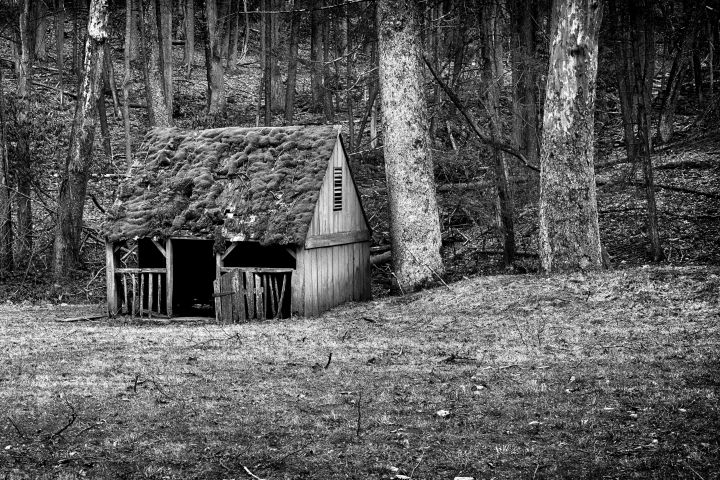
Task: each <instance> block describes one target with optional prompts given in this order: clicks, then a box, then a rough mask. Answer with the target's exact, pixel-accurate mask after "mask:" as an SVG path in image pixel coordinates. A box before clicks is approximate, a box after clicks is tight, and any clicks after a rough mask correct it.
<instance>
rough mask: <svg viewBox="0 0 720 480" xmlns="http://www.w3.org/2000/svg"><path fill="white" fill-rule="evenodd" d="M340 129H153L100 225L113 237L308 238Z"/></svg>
mask: <svg viewBox="0 0 720 480" xmlns="http://www.w3.org/2000/svg"><path fill="white" fill-rule="evenodd" d="M337 136H338V131H337V129H336V128H335V127H333V126H329V125H327V126H326V125H322V126H302V127H273V128H271V127H265V128H237V127H231V128H217V129H212V130H199V131H197V130H195V131H186V130H180V129H177V128H154V129H152V130H150V131H149V132H148V134H147V135H146V136H145V139H144V141H143V144H142V146H141V148H140V150H139V152H138V154H137V155H136V157H135V160H134V163H133V165H132V168H131V170H130V174H129V175H128V178H127V179H126V180H125V181H124V182H123V183H122V185H121V186H120V190H119V193H118V198H117V200H116V201H115V204H114V205H113V207H112V209H111V210H110V212H109V215H108V219H107V220H106V221H105V223H104V224H103V233H104V235H105V236H106V237H107V239H108V240H110V241H118V240H125V239H130V238H135V237H155V236H157V237H160V238H167V237H170V236H192V237H201V238H215V239H219V237H224V238H226V239H228V240H234V241H245V240H248V241H258V242H260V243H261V244H263V245H270V244H301V243H302V242H304V240H305V236H306V234H307V230H308V227H309V225H310V221H311V219H312V216H313V212H314V209H315V204H316V202H317V199H318V195H319V193H320V188H321V186H322V183H323V178H324V176H325V172H326V169H327V165H328V161H329V159H330V156H331V154H332V151H333V148H334V147H335V143H336V140H337Z"/></svg>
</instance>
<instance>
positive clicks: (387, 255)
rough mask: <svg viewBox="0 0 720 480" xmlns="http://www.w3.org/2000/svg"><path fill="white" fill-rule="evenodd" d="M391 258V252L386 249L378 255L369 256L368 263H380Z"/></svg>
mask: <svg viewBox="0 0 720 480" xmlns="http://www.w3.org/2000/svg"><path fill="white" fill-rule="evenodd" d="M390 260H392V252H391V251H390V250H388V251H387V252H385V253H381V254H380V255H373V256H372V257H370V265H382V264H384V263H387V262H389V261H390Z"/></svg>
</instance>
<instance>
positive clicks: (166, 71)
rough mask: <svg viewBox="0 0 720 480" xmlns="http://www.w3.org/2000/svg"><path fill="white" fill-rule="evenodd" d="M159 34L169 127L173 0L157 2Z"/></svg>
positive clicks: (161, 69) (171, 80)
mask: <svg viewBox="0 0 720 480" xmlns="http://www.w3.org/2000/svg"><path fill="white" fill-rule="evenodd" d="M156 7H157V32H158V45H159V47H160V65H159V66H160V71H161V74H162V81H163V96H164V97H165V109H166V111H167V117H168V122H169V125H172V124H173V119H172V118H173V79H172V73H173V65H172V0H157V5H156Z"/></svg>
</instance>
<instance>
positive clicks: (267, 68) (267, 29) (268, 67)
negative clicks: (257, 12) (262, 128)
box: [260, 0, 274, 126]
mask: <svg viewBox="0 0 720 480" xmlns="http://www.w3.org/2000/svg"><path fill="white" fill-rule="evenodd" d="M260 5H261V8H262V9H263V10H264V11H265V13H264V14H263V29H262V31H263V52H264V53H263V69H264V71H263V81H264V86H263V92H265V99H264V104H265V125H266V126H270V125H272V92H273V88H272V84H273V75H272V65H273V62H274V60H273V58H272V57H273V54H272V40H273V38H272V37H273V35H272V14H271V13H270V12H269V10H270V8H269V7H270V6H271V5H272V3H271V1H270V0H262V1H261V2H260Z"/></svg>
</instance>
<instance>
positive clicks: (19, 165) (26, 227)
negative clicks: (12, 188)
mask: <svg viewBox="0 0 720 480" xmlns="http://www.w3.org/2000/svg"><path fill="white" fill-rule="evenodd" d="M29 3H30V2H29V0H24V1H23V4H22V11H21V13H20V62H19V65H20V69H19V70H18V73H17V77H18V97H19V99H18V108H17V117H16V122H17V124H16V128H17V144H16V145H15V149H14V150H15V151H14V153H15V162H14V163H15V177H16V179H17V180H16V182H17V190H18V194H17V195H16V196H15V198H16V201H15V203H16V212H17V223H16V225H17V229H16V235H15V263H16V264H17V265H21V266H24V265H25V264H27V263H29V262H30V260H31V259H30V255H31V252H32V244H33V238H32V231H33V228H32V202H31V197H30V196H31V194H32V188H31V186H32V165H31V162H32V159H31V157H30V135H31V130H32V126H31V123H32V122H31V120H30V118H31V112H30V109H31V104H30V98H29V97H30V85H31V84H32V82H31V78H30V75H31V59H32V51H31V48H32V45H31V35H30V33H31V30H30V29H29V28H28V21H29V18H30V5H29Z"/></svg>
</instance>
